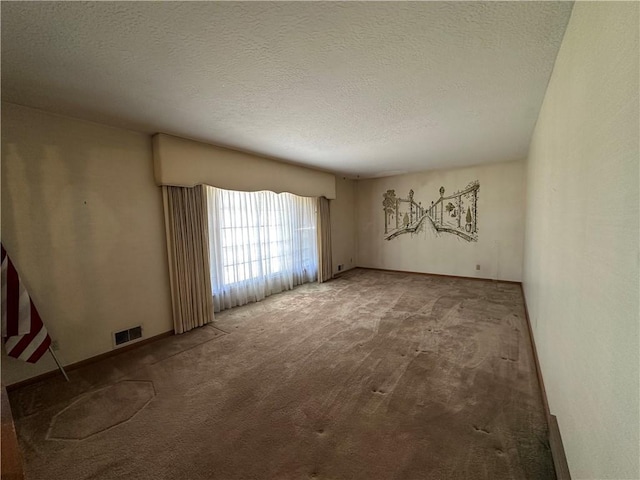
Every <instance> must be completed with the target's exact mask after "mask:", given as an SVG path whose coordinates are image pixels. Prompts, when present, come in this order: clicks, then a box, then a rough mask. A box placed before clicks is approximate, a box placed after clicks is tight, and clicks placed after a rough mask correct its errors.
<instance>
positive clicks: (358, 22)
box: [1, 2, 572, 177]
mask: <svg viewBox="0 0 640 480" xmlns="http://www.w3.org/2000/svg"><path fill="white" fill-rule="evenodd" d="M571 7H572V4H571V3H567V2H521V3H519V2H505V3H484V2H424V3H400V2H390V3H359V2H358V3H310V2H301V3H288V2H285V3H271V2H269V3H267V2H246V3H244V2H237V3H235V2H208V3H206V2H205V3H199V2H197V3H196V2H166V3H160V2H88V3H84V2H83V3H79V2H42V3H41V2H2V4H1V8H2V99H3V100H4V101H9V102H13V103H17V104H21V105H28V106H32V107H36V108H41V109H44V110H48V111H52V112H57V113H61V114H66V115H70V116H74V117H80V118H84V119H88V120H93V121H96V122H101V123H106V124H109V125H116V126H122V127H126V128H131V129H134V130H139V131H143V132H148V133H155V132H158V131H162V132H166V133H172V134H175V135H181V136H185V137H189V138H194V139H197V140H202V141H206V142H210V143H216V144H219V145H224V146H230V147H234V148H237V149H240V150H246V151H251V152H256V153H261V154H264V155H268V156H272V157H277V158H281V159H284V160H286V161H290V162H295V163H300V164H306V165H311V166H316V167H320V168H323V169H327V170H331V171H335V172H341V173H345V174H349V175H360V176H361V177H368V176H380V175H388V174H394V173H400V172H405V171H418V170H425V169H431V168H442V167H455V166H463V165H471V164H478V163H484V162H495V161H504V160H514V159H521V158H524V157H525V156H526V152H527V148H528V145H529V140H530V137H531V133H532V130H533V127H534V124H535V121H536V118H537V116H538V111H539V109H540V105H541V102H542V99H543V96H544V93H545V89H546V85H547V81H548V79H549V76H550V74H551V70H552V68H553V63H554V60H555V57H556V53H557V51H558V48H559V46H560V42H561V40H562V36H563V33H564V29H565V27H566V24H567V21H568V19H569V15H570V13H571Z"/></svg>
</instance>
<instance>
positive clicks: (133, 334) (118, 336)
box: [113, 325, 142, 347]
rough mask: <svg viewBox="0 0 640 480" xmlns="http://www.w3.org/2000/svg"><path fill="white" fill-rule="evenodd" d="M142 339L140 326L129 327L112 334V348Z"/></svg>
mask: <svg viewBox="0 0 640 480" xmlns="http://www.w3.org/2000/svg"><path fill="white" fill-rule="evenodd" d="M141 338H142V326H140V325H138V326H136V327H131V328H128V329H126V330H121V331H119V332H113V346H114V347H119V346H121V345H123V344H125V343H130V342H134V341H136V340H140V339H141Z"/></svg>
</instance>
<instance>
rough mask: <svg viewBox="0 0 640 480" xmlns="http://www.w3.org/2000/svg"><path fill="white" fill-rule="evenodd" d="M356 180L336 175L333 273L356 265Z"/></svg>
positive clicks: (333, 212) (332, 247)
mask: <svg viewBox="0 0 640 480" xmlns="http://www.w3.org/2000/svg"><path fill="white" fill-rule="evenodd" d="M356 184H357V182H356V181H355V180H350V179H348V178H345V177H336V199H335V200H331V206H330V208H331V254H332V255H331V256H332V259H333V273H334V274H336V273H338V265H343V267H342V271H345V270H349V269H351V268H354V267H355V266H356V262H357V259H356V227H357V225H356V186H357V185H356Z"/></svg>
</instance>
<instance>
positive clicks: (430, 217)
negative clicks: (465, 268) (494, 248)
mask: <svg viewBox="0 0 640 480" xmlns="http://www.w3.org/2000/svg"><path fill="white" fill-rule="evenodd" d="M479 191H480V182H478V181H477V180H476V181H474V182H471V183H469V184H468V185H467V186H466V187H465V188H463V189H462V190H458V191H456V192H454V193H453V194H451V195H445V194H446V191H445V188H444V187H440V191H439V192H440V197H439V198H438V199H437V200H435V201H432V202H431V204H430V205H429V204H427V205H422V202H416V201H415V200H414V192H413V190H409V193H408V195H407V196H406V198H402V197H398V196H397V195H396V192H395V190H387V191H386V193H383V194H382V196H383V201H382V207H383V211H384V238H385V239H386V240H393V239H394V238H396V237H398V236H399V235H402V234H404V233H417V232H420V231H422V230H423V229H424V228H425V226H428V225H430V226H431V227H433V229H434V231H435V232H436V233H437V234H440V233H451V234H454V235H457V236H458V237H460V238H462V239H463V240H466V241H468V242H476V241H477V240H478V192H479Z"/></svg>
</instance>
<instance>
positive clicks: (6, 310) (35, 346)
mask: <svg viewBox="0 0 640 480" xmlns="http://www.w3.org/2000/svg"><path fill="white" fill-rule="evenodd" d="M2 338H4V339H5V347H6V349H7V354H8V355H9V356H10V357H14V358H18V359H20V360H24V361H25V362H30V363H35V362H37V361H38V360H40V357H42V355H44V353H45V352H46V351H47V349H48V348H49V346H50V345H51V337H50V336H49V334H48V333H47V329H46V328H45V326H44V324H43V323H42V319H41V318H40V315H39V314H38V310H37V309H36V307H35V305H34V304H33V302H32V301H31V298H30V297H29V294H28V293H27V289H26V288H25V286H24V284H23V283H22V281H21V280H20V277H19V276H18V272H17V271H16V269H15V267H14V266H13V263H12V262H11V260H10V259H9V255H7V252H6V251H5V249H4V246H2Z"/></svg>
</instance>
